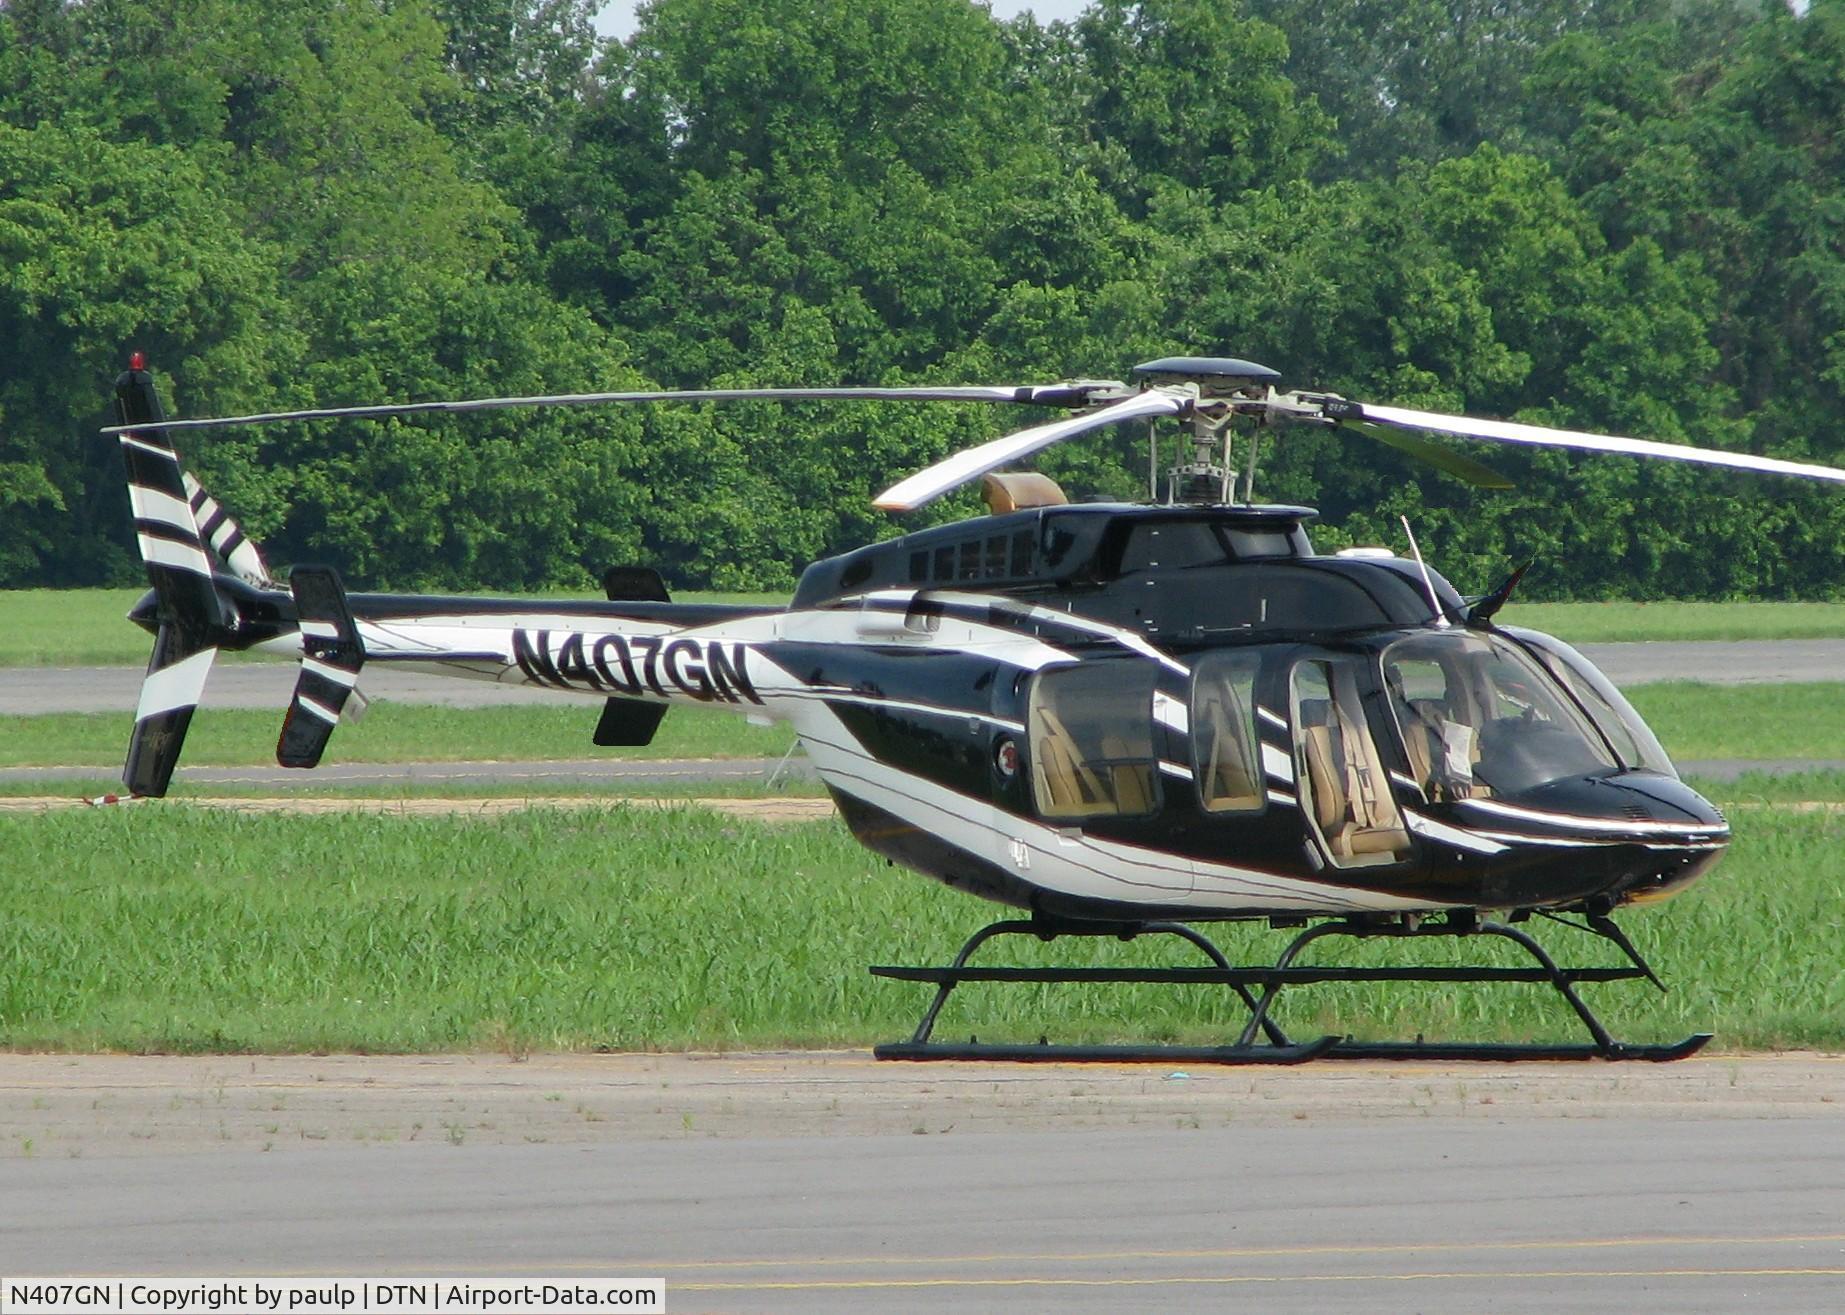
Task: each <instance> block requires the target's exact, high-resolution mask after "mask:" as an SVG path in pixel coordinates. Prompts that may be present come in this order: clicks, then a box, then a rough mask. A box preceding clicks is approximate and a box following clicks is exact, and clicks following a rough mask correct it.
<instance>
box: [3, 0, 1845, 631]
mask: <svg viewBox="0 0 1845 1315" xmlns="http://www.w3.org/2000/svg"><path fill="white" fill-rule="evenodd" d="M592 12H593V6H592V4H591V3H590V0H4V3H0V341H3V342H5V343H6V344H8V345H9V349H8V351H7V353H6V356H5V358H4V361H3V363H0V587H19V586H25V585H41V584H49V585H91V584H105V583H108V584H122V583H131V582H133V581H134V580H136V579H137V578H139V570H138V565H137V561H136V558H135V555H134V548H133V543H132V539H131V536H130V534H129V527H128V516H127V508H126V501H125V498H124V496H123V493H122V488H121V477H120V465H119V458H118V456H117V454H116V452H115V450H114V446H113V444H112V443H111V442H110V441H109V440H107V439H105V438H102V437H100V436H99V435H98V434H97V433H96V430H97V428H98V427H99V426H100V425H102V424H105V423H108V420H109V414H108V405H107V403H108V385H109V382H110V380H111V379H112V378H113V377H114V375H115V374H116V373H117V372H118V371H119V370H120V369H121V368H122V365H123V364H124V362H125V360H126V356H127V353H128V351H129V350H130V349H131V348H132V349H139V350H142V351H144V352H146V353H147V355H148V358H149V360H150V362H151V363H152V364H153V366H154V367H155V369H156V372H157V375H158V377H159V379H160V382H161V386H162V390H163V392H164V393H165V395H166V397H167V399H168V403H169V407H170V409H171V410H173V411H174V412H175V413H177V414H193V415H197V414H207V413H218V414H224V413H238V412H243V411H252V410H263V409H274V408H282V407H293V406H298V405H308V404H314V405H338V404H347V403H360V402H370V401H378V400H420V399H427V398H445V397H461V396H480V395H509V394H517V393H556V392H568V391H579V390H612V389H625V388H642V387H654V386H659V387H685V386H710V387H745V386H752V385H771V384H799V385H816V386H818V385H833V384H847V383H863V384H890V383H900V382H938V383H942V382H1035V381H1048V380H1052V379H1056V378H1061V377H1066V376H1087V377H1097V376H1100V377H1116V378H1119V377H1123V374H1124V372H1125V371H1126V370H1127V368H1128V367H1129V366H1131V365H1132V364H1133V363H1134V362H1136V361H1139V360H1144V359H1149V358H1152V357H1155V356H1161V355H1169V354H1174V353H1186V354H1211V355H1235V356H1245V357H1249V358H1252V359H1255V360H1258V361H1262V362H1264V363H1265V364H1268V365H1270V366H1273V367H1275V368H1276V369H1278V370H1280V371H1281V372H1282V373H1283V375H1284V376H1285V377H1286V378H1287V380H1288V381H1290V382H1291V383H1294V384H1299V385H1311V386H1314V387H1319V388H1325V389H1330V390H1334V391H1338V392H1341V393H1344V394H1346V395H1348V396H1353V397H1359V398H1370V399H1372V400H1377V401H1391V402H1397V403H1401V404H1404V405H1411V406H1426V407H1431V408H1436V409H1444V410H1465V411H1468V412H1472V413H1476V414H1485V415H1493V416H1501V417H1511V418H1519V419H1527V420H1532V421H1536V422H1539V423H1547V424H1560V425H1565V426H1568V427H1572V428H1583V429H1596V430H1604V431H1608V432H1614V433H1625V434H1633V435H1639V436H1644V437H1649V438H1658V439H1665V440H1683V441H1688V442H1693V443H1698V444H1702V445H1706V446H1715V447H1728V448H1738V449H1748V450H1751V451H1756V452H1761V453H1767V454H1772V455H1777V456H1784V457H1790V458H1796V459H1813V460H1819V461H1829V462H1834V463H1845V0H1813V3H1812V4H1811V6H1810V8H1808V9H1806V10H1805V12H1804V13H1801V14H1796V13H1794V12H1793V11H1791V10H1790V9H1789V8H1788V7H1786V6H1785V5H1783V4H1780V3H1774V2H1772V0H1771V2H1770V3H1767V4H1764V5H1759V6H1757V5H1753V4H1745V3H1738V2H1737V0H1324V2H1323V3H1313V4H1308V3H1301V2H1299V0H1144V2H1143V3H1126V2H1125V0H1096V3H1094V4H1092V5H1091V6H1090V7H1089V8H1088V9H1087V10H1086V11H1085V12H1084V13H1083V14H1082V15H1081V16H1080V17H1079V18H1077V19H1076V20H1075V21H1074V22H1072V23H1067V24H1064V23H1053V24H1049V25H1043V24H1040V23H1038V22H1036V21H1034V20H1033V19H1032V18H1031V17H1030V16H1024V17H1021V18H1019V19H1017V20H1013V21H1000V20H996V19H995V18H994V17H993V16H992V15H991V14H990V13H989V12H988V11H987V10H986V9H985V8H983V7H982V6H980V5H978V4H975V3H969V0H652V3H650V4H644V5H643V6H642V8H641V11H640V21H639V26H638V29H637V30H636V32H635V33H634V35H633V36H632V37H631V38H629V39H628V40H626V41H624V42H601V41H598V39H597V38H596V36H595V34H594V31H593V28H592V26H591V21H590V20H591V15H592ZM1019 421H1020V413H1016V412H1011V411H1008V412H1007V413H1004V414H1000V413H997V412H996V411H994V410H992V409H984V410H983V409H981V408H977V407H922V406H908V407H906V406H900V405H896V404H882V405H869V404H868V405H862V406H860V405H854V406H849V407H839V406H833V407H822V406H818V405H798V406H790V407H773V406H767V405H762V406H757V405H749V406H735V407H730V408H727V409H718V408H715V407H694V406H685V405H675V406H670V407H658V408H632V409H620V410H597V411H594V412H587V411H574V410H571V411H566V410H551V411H537V412H496V413H491V414H485V415H475V416H469V417H463V418H449V419H418V420H415V421H404V422H396V423H389V424H351V425H331V424H313V425H300V426H289V427H283V428H274V429H263V430H243V431H225V432H222V433H212V434H201V435H194V436H190V437H189V438H187V440H186V441H185V443H184V444H183V445H182V451H183V454H184V456H185V458H186V460H187V462H188V464H189V465H190V466H191V467H192V468H193V469H194V470H196V471H197V473H198V474H199V475H200V477H201V478H202V479H203V480H204V481H205V483H206V484H207V486H208V487H209V488H211V489H212V491H213V492H214V493H215V494H216V495H217V496H218V498H219V500H220V501H221V502H223V503H224V504H225V505H226V506H227V507H228V508H231V509H232V510H233V512H234V514H236V515H238V516H239V518H240V519H241V520H242V522H243V524H244V526H245V528H246V530H247V531H248V532H249V533H251V534H252V535H253V536H254V537H256V538H258V539H259V540H261V541H263V542H264V543H265V544H266V546H267V547H268V549H269V551H270V554H271V557H272V560H274V561H278V562H287V561H307V560H330V561H334V562H337V563H339V564H340V565H341V567H342V568H343V569H344V570H346V571H347V572H348V573H349V576H350V577H351V578H352V579H353V580H354V581H355V582H364V583H365V584H367V585H375V586H398V587H411V586H414V587H450V588H454V587H460V588H485V587H536V586H545V585H578V584H583V583H585V582H587V581H589V580H592V579H594V578H595V577H596V576H597V574H599V572H600V570H601V569H602V568H603V567H604V566H606V565H609V564H612V563H626V562H648V563H652V564H654V565H657V566H659V567H660V568H661V569H662V570H663V571H664V572H665V574H666V575H667V577H668V579H669V580H670V581H672V582H674V583H676V584H679V585H685V586H703V587H719V588H773V587H778V586H782V585H785V584H787V583H788V582H789V581H790V579H791V578H792V577H793V575H794V574H796V573H798V571H799V570H800V568H801V567H802V566H803V565H805V563H806V562H808V561H810V560H812V559H813V558H815V557H818V556H821V555H824V554H827V553H831V552H835V551H839V550H842V549H844V548H847V547H850V546H853V545H855V544H857V543H860V542H863V541H865V540H867V539H870V538H874V537H879V536H887V535H890V534H893V533H896V532H898V531H899V529H900V528H907V527H908V526H910V525H913V524H915V523H917V519H918V518H911V519H909V520H906V521H905V522H903V524H902V525H901V526H900V525H899V524H898V523H896V522H893V521H892V520H890V519H889V518H887V517H884V516H882V515H881V514H879V513H875V512H873V511H872V510H871V508H870V506H869V499H870V497H871V496H872V495H873V494H874V493H875V492H876V491H877V490H878V489H880V488H882V487H883V486H884V485H885V484H887V483H889V482H891V481H892V480H894V479H895V478H897V477H899V476H900V475H902V474H905V473H907V472H909V471H911V470H913V469H916V468H918V467H920V466H922V465H924V464H927V463H928V462H930V461H932V460H935V459H937V458H939V457H940V456H942V455H944V454H945V453H947V452H948V451H950V450H952V449H954V448H956V447H959V446H962V445H965V444H968V443H972V442H976V441H980V440H982V439H984V438H986V437H989V436H991V435H993V434H995V433H997V432H1000V429H1001V427H1002V426H1004V425H1006V424H1009V423H1017V422H1019ZM1135 437H1136V436H1135V435H1134V434H1132V433H1127V432H1115V433H1110V434H1105V435H1101V436H1097V437H1095V438H1093V439H1091V440H1087V441H1085V442H1082V443H1078V444H1073V445H1070V447H1069V449H1068V450H1066V451H1057V452H1054V453H1050V454H1047V455H1046V456H1045V457H1044V459H1043V461H1042V465H1043V466H1044V467H1045V468H1046V469H1048V470H1050V471H1051V472H1052V473H1053V474H1055V475H1057V476H1058V477H1059V478H1061V479H1063V480H1064V481H1065V483H1066V484H1067V485H1068V486H1069V487H1070V488H1071V489H1072V490H1073V491H1074V492H1077V493H1082V494H1117V495H1121V494H1125V495H1132V494H1133V493H1134V491H1135V490H1136V489H1138V488H1140V487H1141V486H1142V481H1143V480H1144V473H1142V472H1144V458H1142V457H1141V456H1140V455H1139V454H1138V452H1137V450H1136V448H1135V446H1134V442H1135ZM1271 453H1272V455H1270V456H1269V457H1268V458H1267V460H1266V463H1265V465H1266V475H1265V478H1264V482H1263V485H1262V487H1260V488H1259V489H1258V493H1259V494H1260V495H1262V496H1264V497H1266V498H1268V499H1271V500H1275V501H1292V502H1305V503H1307V504H1309V505H1317V506H1319V507H1320V508H1321V509H1322V511H1323V513H1324V518H1325V521H1324V525H1323V526H1322V528H1321V530H1320V531H1319V534H1318V538H1319V540H1320V542H1321V543H1322V544H1323V545H1330V546H1337V545H1340V544H1343V543H1351V542H1382V543H1388V544H1396V540H1397V532H1396V531H1395V530H1394V528H1393V527H1395V525H1396V519H1397V517H1398V516H1399V515H1405V514H1406V515H1408V516H1409V517H1410V518H1411V520H1412V522H1413V523H1414V524H1415V526H1416V529H1417V532H1418V536H1419V538H1420V539H1421V542H1422V544H1423V546H1424V548H1425V550H1426V551H1428V552H1429V553H1430V554H1431V556H1432V557H1433V558H1434V559H1435V560H1436V561H1437V562H1438V563H1439V564H1440V565H1442V567H1443V568H1444V569H1445V570H1446V571H1447V572H1448V574H1449V575H1450V576H1451V577H1452V578H1454V580H1455V581H1456V583H1457V584H1458V585H1460V587H1462V588H1463V589H1469V588H1484V587H1485V586H1486V585H1487V584H1488V583H1490V582H1491V581H1492V580H1494V579H1496V578H1497V577H1498V576H1500V575H1501V574H1503V572H1504V569H1505V568H1506V566H1507V564H1508V563H1510V562H1512V561H1514V560H1522V559H1524V558H1525V557H1536V558H1537V559H1538V560H1539V563H1540V569H1539V570H1537V571H1534V572H1533V575H1532V578H1531V582H1530V586H1529V592H1530V593H1531V594H1532V595H1533V596H1540V597H1542V596H1548V597H1588V598H1593V597H1633V596H1637V597H1734V596H1770V597H1820V596H1833V595H1837V594H1840V593H1841V592H1845V552H1842V545H1845V498H1841V497H1840V495H1839V494H1838V492H1837V490H1836V489H1832V488H1823V489H1822V488H1809V487H1804V486H1797V485H1795V484H1794V483H1793V482H1791V481H1783V480H1779V479H1774V478H1771V477H1750V476H1744V475H1736V474H1730V473H1725V472H1719V471H1712V470H1705V469H1693V468H1689V467H1680V466H1678V465H1676V464H1675V463H1654V464H1649V465H1647V466H1645V467H1642V466H1640V465H1639V464H1638V463H1635V462H1631V461H1628V460H1625V459H1620V458H1607V457H1602V458H1597V457H1589V456H1574V455H1571V454H1566V453H1559V452H1521V451H1515V450H1492V451H1479V450H1477V449H1476V450H1475V451H1474V455H1478V456H1480V457H1482V458H1483V459H1485V460H1487V461H1488V462H1489V463H1490V464H1493V465H1495V466H1496V467H1498V468H1499V469H1500V470H1502V471H1503V472H1504V473H1505V474H1507V475H1508V476H1510V477H1511V478H1512V479H1513V480H1514V482H1515V484H1516V487H1515V488H1514V489H1513V490H1511V491H1509V492H1507V491H1501V492H1489V491H1482V490H1477V489H1474V488H1471V487H1469V486H1466V485H1463V484H1460V483H1458V482H1456V481H1455V480H1453V479H1452V478H1450V477H1448V476H1445V475H1442V474H1439V473H1436V472H1433V471H1431V470H1429V469H1427V468H1426V467H1422V466H1418V465H1415V464H1412V463H1410V462H1409V461H1407V459H1405V458H1402V457H1400V456H1398V455H1397V454H1395V453H1393V452H1390V451H1388V450H1383V449H1378V448H1376V447H1374V446H1373V445H1370V444H1365V443H1360V442H1356V441H1354V440H1351V439H1347V438H1344V437H1341V436H1339V435H1336V434H1331V433H1324V432H1318V431H1300V430H1295V431H1289V432H1286V433H1284V434H1283V435H1282V438H1281V441H1280V442H1278V443H1276V444H1273V445H1271ZM972 505H973V504H972V502H971V498H970V497H969V495H960V497H959V498H958V499H955V500H949V501H948V502H947V503H945V504H943V505H942V506H940V507H939V508H937V509H935V510H934V511H933V512H931V513H926V514H925V517H924V519H926V518H927V516H928V515H933V516H934V517H936V518H943V517H949V516H953V515H958V514H964V513H966V512H967V511H968V510H970V508H971V507H972Z"/></svg>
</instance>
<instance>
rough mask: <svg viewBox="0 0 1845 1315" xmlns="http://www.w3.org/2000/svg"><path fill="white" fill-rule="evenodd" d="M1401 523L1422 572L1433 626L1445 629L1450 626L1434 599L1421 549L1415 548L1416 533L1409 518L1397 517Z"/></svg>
mask: <svg viewBox="0 0 1845 1315" xmlns="http://www.w3.org/2000/svg"><path fill="white" fill-rule="evenodd" d="M1397 519H1398V520H1400V521H1402V522H1403V533H1405V534H1407V535H1408V536H1409V550H1410V552H1411V553H1412V554H1414V555H1415V558H1416V565H1417V566H1418V567H1420V568H1421V570H1422V587H1423V588H1424V589H1426V590H1428V593H1429V610H1430V611H1431V612H1433V613H1434V614H1435V624H1436V625H1438V626H1440V627H1442V628H1443V629H1446V628H1447V626H1448V625H1449V624H1450V622H1449V620H1448V617H1447V614H1446V613H1444V612H1443V611H1442V610H1441V602H1440V600H1439V599H1437V598H1436V597H1435V581H1434V579H1433V578H1432V577H1431V576H1430V575H1429V564H1428V563H1427V562H1425V561H1423V560H1422V549H1421V548H1419V547H1417V546H1416V532H1415V531H1414V530H1412V529H1410V528H1409V517H1407V516H1399V517H1397Z"/></svg>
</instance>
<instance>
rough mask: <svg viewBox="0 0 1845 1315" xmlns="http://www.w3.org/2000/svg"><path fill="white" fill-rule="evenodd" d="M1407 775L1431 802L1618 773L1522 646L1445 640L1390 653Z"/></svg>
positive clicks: (1467, 636) (1462, 637)
mask: <svg viewBox="0 0 1845 1315" xmlns="http://www.w3.org/2000/svg"><path fill="white" fill-rule="evenodd" d="M1383 664H1384V687H1385V688H1386V689H1387V690H1388V691H1389V695H1390V703H1391V710H1392V712H1394V713H1395V714H1396V719H1397V727H1398V730H1399V731H1400V732H1401V733H1402V736H1403V746H1404V749H1405V750H1406V751H1407V753H1408V757H1409V763H1410V768H1411V770H1412V771H1413V772H1414V774H1415V776H1416V778H1417V784H1418V785H1420V786H1421V787H1422V790H1423V793H1424V794H1425V795H1426V796H1427V797H1428V798H1429V799H1430V800H1431V801H1434V802H1442V801H1446V800H1453V799H1483V798H1491V797H1493V796H1496V795H1513V794H1519V793H1522V792H1523V791H1526V790H1532V789H1535V788H1537V787H1538V786H1540V785H1546V784H1548V783H1550V782H1551V781H1557V780H1562V779H1563V778H1565V777H1570V776H1593V775H1600V774H1603V773H1607V772H1612V771H1615V770H1617V768H1618V767H1619V764H1618V763H1616V762H1615V760H1614V757H1613V755H1612V754H1610V753H1609V751H1608V746H1607V744H1606V742H1604V741H1603V739H1602V737H1601V736H1600V735H1599V734H1597V732H1596V730H1595V728H1594V727H1593V726H1592V725H1591V724H1590V723H1589V722H1588V720H1587V719H1586V718H1585V717H1584V716H1583V714H1582V712H1581V710H1580V709H1578V708H1577V707H1576V705H1575V704H1574V703H1572V702H1571V701H1570V699H1569V697H1568V696H1567V695H1565V694H1564V693H1563V691H1562V690H1560V689H1558V688H1557V686H1556V684H1555V683H1554V679H1553V677H1551V676H1550V674H1549V673H1547V672H1546V671H1544V670H1543V669H1542V668H1541V667H1539V666H1538V664H1537V663H1536V662H1534V661H1533V660H1532V658H1531V657H1530V656H1529V655H1528V654H1526V653H1525V652H1524V651H1523V650H1522V649H1520V648H1518V647H1517V646H1516V645H1514V644H1512V643H1510V642H1508V641H1507V640H1504V639H1501V638H1499V637H1497V636H1494V635H1485V634H1479V633H1475V632H1463V631H1445V632H1438V633H1429V634H1423V635H1417V636H1415V637H1414V638H1411V639H1405V640H1402V641H1400V642H1398V643H1396V644H1393V645H1391V646H1390V647H1389V648H1388V649H1386V650H1384V657H1383Z"/></svg>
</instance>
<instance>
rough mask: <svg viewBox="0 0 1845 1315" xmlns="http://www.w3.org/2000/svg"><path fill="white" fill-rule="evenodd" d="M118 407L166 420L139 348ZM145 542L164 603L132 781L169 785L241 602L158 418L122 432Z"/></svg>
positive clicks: (130, 416) (148, 789)
mask: <svg viewBox="0 0 1845 1315" xmlns="http://www.w3.org/2000/svg"><path fill="white" fill-rule="evenodd" d="M115 410H116V414H117V416H118V417H120V419H121V422H122V423H123V424H125V425H132V424H140V423H146V424H148V425H150V426H158V425H159V423H160V422H161V421H162V420H164V419H166V414H165V412H164V411H162V409H161V406H160V397H159V395H158V394H157V393H156V392H155V391H154V379H153V376H152V375H150V374H149V373H148V372H147V369H146V366H145V363H144V361H143V359H142V356H141V354H140V353H139V352H136V353H135V354H134V357H133V358H132V360H131V362H130V365H129V368H128V370H127V371H126V372H125V373H123V374H122V375H121V376H120V377H119V378H117V379H116V381H115ZM121 442H122V458H123V460H124V461H125V462H126V464H127V467H128V500H129V502H130V504H131V505H132V506H133V508H134V516H135V542H136V543H137V545H138V546H139V548H140V550H141V561H142V562H143V564H144V565H145V566H146V567H147V578H148V582H149V583H150V584H152V585H153V587H154V597H155V599H156V600H157V602H158V604H159V621H160V624H159V630H158V632H157V633H156V635H155V638H154V652H153V655H152V657H150V658H149V659H148V664H147V676H146V678H145V679H144V680H143V681H142V683H141V701H140V704H139V706H138V707H137V708H136V710H135V729H134V735H133V737H132V738H131V739H130V740H129V742H128V761H127V764H126V765H125V766H124V768H123V769H122V784H123V785H125V786H126V787H127V788H128V790H129V792H130V793H131V794H137V795H163V794H165V793H166V792H167V785H168V783H169V782H170V781H171V780H172V778H173V769H174V768H175V767H176V766H177V765H178V764H179V752H180V748H181V746H182V745H183V744H184V743H185V740H186V729H187V727H189V726H190V725H191V724H192V712H193V709H194V708H196V707H197V706H198V702H199V697H200V695H201V694H203V693H204V690H205V678H206V676H207V675H208V674H210V672H211V663H212V659H213V658H214V657H216V656H217V652H218V642H219V639H220V637H221V636H222V635H224V633H225V632H226V631H227V630H232V629H234V628H235V626H236V609H235V608H234V607H233V606H232V604H231V603H230V602H229V600H228V599H226V598H225V597H224V596H223V595H222V594H221V593H219V591H218V588H217V586H216V585H215V584H214V583H213V582H212V566H211V558H210V557H209V556H208V555H207V553H206V551H205V542H204V539H203V537H202V536H201V535H200V534H199V527H198V522H197V521H196V520H195V519H194V518H193V512H192V501H191V496H190V494H189V493H188V491H187V488H186V477H185V475H184V473H183V472H182V471H181V470H180V466H179V456H178V454H176V453H175V452H174V451H173V445H172V443H170V442H169V441H168V440H167V436H166V432H165V431H164V430H162V429H159V428H157V427H154V428H148V429H144V430H134V431H132V432H129V433H125V434H123V435H121Z"/></svg>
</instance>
